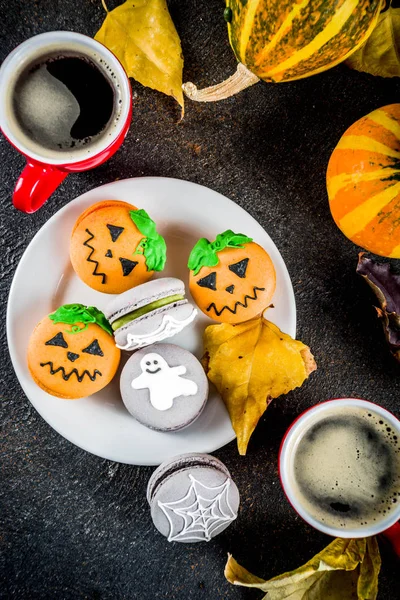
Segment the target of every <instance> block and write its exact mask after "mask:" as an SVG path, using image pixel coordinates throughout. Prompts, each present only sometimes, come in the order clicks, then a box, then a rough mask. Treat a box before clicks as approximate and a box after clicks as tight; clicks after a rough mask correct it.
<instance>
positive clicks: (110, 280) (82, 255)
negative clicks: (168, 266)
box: [70, 200, 166, 294]
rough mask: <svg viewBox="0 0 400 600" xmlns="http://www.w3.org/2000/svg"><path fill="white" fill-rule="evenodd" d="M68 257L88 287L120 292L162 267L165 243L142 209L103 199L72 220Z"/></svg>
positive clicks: (113, 292)
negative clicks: (73, 223)
mask: <svg viewBox="0 0 400 600" xmlns="http://www.w3.org/2000/svg"><path fill="white" fill-rule="evenodd" d="M70 257H71V262H72V266H73V268H74V270H75V272H76V274H77V275H78V277H79V278H80V279H82V281H84V282H85V283H86V284H87V285H88V286H89V287H91V288H93V289H95V290H97V291H99V292H105V293H106V294H121V293H122V292H126V290H129V289H131V288H132V287H135V286H136V285H139V284H141V283H144V282H146V281H148V280H149V279H150V278H151V277H152V276H153V274H154V271H162V270H163V268H164V266H165V261H166V244H165V240H164V238H163V237H162V236H161V235H159V234H158V233H157V230H156V225H155V223H154V221H152V219H151V218H150V217H149V215H148V214H147V212H146V211H145V210H143V209H137V208H136V207H135V206H132V204H128V203H127V202H121V201H119V200H104V201H102V202H98V203H97V204H93V206H90V207H89V208H88V209H86V210H85V212H83V213H82V214H81V215H80V217H79V218H78V220H77V221H76V223H75V225H74V228H73V231H72V235H71V243H70Z"/></svg>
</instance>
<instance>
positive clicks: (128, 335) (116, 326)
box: [104, 277, 198, 350]
mask: <svg viewBox="0 0 400 600" xmlns="http://www.w3.org/2000/svg"><path fill="white" fill-rule="evenodd" d="M197 312H198V311H197V309H196V308H194V306H192V304H190V303H189V302H188V300H187V299H186V298H185V284H184V283H183V281H181V280H180V279H176V278H175V277H163V278H161V279H153V280H152V281H148V282H146V283H142V284H141V285H138V286H136V287H134V288H132V289H131V290H128V291H127V292H124V293H123V294H120V295H119V296H117V297H116V298H114V299H113V300H111V302H110V303H109V304H108V305H107V307H106V309H105V311H104V313H105V315H106V317H107V319H108V320H109V321H110V323H111V327H112V329H113V331H114V337H115V342H116V344H117V346H118V348H121V350H137V349H139V348H143V347H144V346H148V345H150V344H154V343H155V342H161V341H162V340H164V339H166V338H169V337H172V336H173V335H175V334H176V333H179V332H180V331H182V329H184V328H185V327H186V326H187V325H189V324H190V323H191V322H192V321H193V320H194V319H195V317H196V315H197Z"/></svg>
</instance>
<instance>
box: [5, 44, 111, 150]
mask: <svg viewBox="0 0 400 600" xmlns="http://www.w3.org/2000/svg"><path fill="white" fill-rule="evenodd" d="M13 98H14V113H15V117H16V119H17V122H18V124H19V126H20V127H21V129H22V130H23V132H24V133H25V135H27V136H28V137H29V138H31V139H32V140H33V141H34V142H35V143H37V144H39V145H40V146H44V147H45V148H48V149H50V150H71V149H72V148H79V147H82V146H83V145H86V144H90V142H92V141H93V140H94V139H95V138H98V137H99V136H100V134H101V133H102V132H103V131H104V130H105V128H106V127H107V125H108V124H109V122H110V120H111V119H112V116H113V113H114V104H115V99H114V90H113V86H112V84H111V83H110V81H109V79H108V78H107V76H106V75H105V74H104V73H103V72H102V71H101V70H100V68H99V67H97V66H96V65H95V64H94V63H93V62H92V61H91V60H89V59H87V58H81V57H79V56H61V57H53V58H49V59H47V60H46V61H45V62H42V63H40V64H36V65H33V66H32V65H31V66H30V67H29V68H28V69H26V70H25V71H24V72H23V73H22V74H21V76H20V77H19V79H18V81H17V83H16V87H15V91H14V95H13Z"/></svg>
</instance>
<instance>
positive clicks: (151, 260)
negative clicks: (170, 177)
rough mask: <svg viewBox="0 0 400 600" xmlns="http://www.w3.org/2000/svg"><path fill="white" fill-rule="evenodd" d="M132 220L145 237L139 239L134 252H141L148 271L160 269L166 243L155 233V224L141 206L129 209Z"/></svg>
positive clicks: (165, 258) (165, 256) (165, 252)
mask: <svg viewBox="0 0 400 600" xmlns="http://www.w3.org/2000/svg"><path fill="white" fill-rule="evenodd" d="M129 214H130V217H131V219H132V221H133V222H134V223H135V225H136V227H137V228H138V229H139V231H140V233H142V234H143V235H144V236H145V237H144V238H143V239H142V240H140V242H139V244H138V246H137V248H136V250H135V252H134V254H143V255H144V258H145V261H146V267H147V270H148V271H162V270H163V269H164V267H165V262H166V260H167V245H166V243H165V240H164V238H163V237H162V235H160V234H159V233H157V230H156V224H155V223H154V221H153V220H152V219H151V218H150V217H149V215H148V214H147V212H146V211H145V210H143V208H141V209H139V210H131V211H129Z"/></svg>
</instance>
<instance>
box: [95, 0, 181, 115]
mask: <svg viewBox="0 0 400 600" xmlns="http://www.w3.org/2000/svg"><path fill="white" fill-rule="evenodd" d="M101 1H102V4H103V6H104V9H105V10H106V12H107V16H106V18H105V19H104V23H103V25H102V26H101V27H100V29H99V31H98V32H97V33H96V35H95V40H97V41H98V42H101V43H102V44H104V46H107V48H109V50H111V52H113V53H114V54H115V56H116V57H117V58H118V59H119V61H120V62H121V63H122V65H123V66H124V68H125V70H126V72H127V74H128V76H129V77H133V78H134V79H136V81H139V82H140V83H141V84H143V85H145V86H147V87H150V88H152V89H154V90H158V91H160V92H163V93H164V94H167V95H169V96H173V97H174V98H175V100H176V101H177V102H178V103H179V104H180V106H181V107H182V117H183V111H184V105H183V92H182V70H183V56H182V48H181V42H180V39H179V36H178V33H177V31H176V29H175V25H174V24H173V22H172V19H171V16H170V14H169V12H168V8H167V2H166V0H127V1H126V2H124V3H123V4H121V5H120V6H117V7H116V8H114V10H111V11H109V10H108V9H107V6H106V4H105V0H101Z"/></svg>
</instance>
